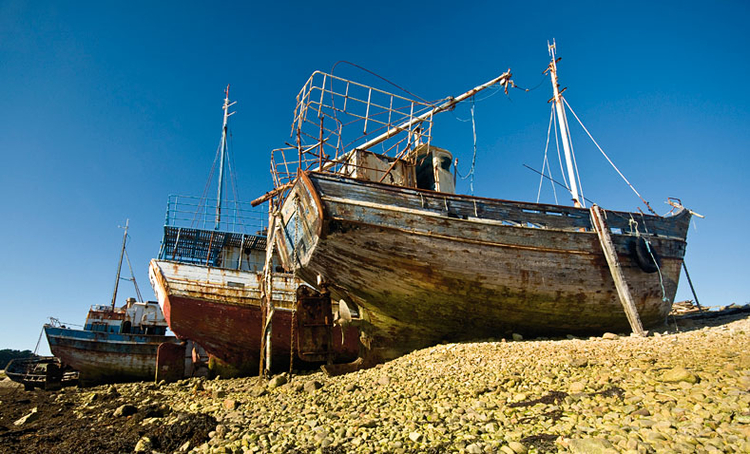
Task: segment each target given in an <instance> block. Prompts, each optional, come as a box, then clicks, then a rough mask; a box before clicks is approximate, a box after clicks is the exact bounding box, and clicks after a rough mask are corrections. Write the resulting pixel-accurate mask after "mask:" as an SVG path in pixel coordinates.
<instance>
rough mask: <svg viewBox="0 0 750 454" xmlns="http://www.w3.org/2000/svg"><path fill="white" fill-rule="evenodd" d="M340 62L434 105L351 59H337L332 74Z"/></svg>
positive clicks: (430, 103)
mask: <svg viewBox="0 0 750 454" xmlns="http://www.w3.org/2000/svg"><path fill="white" fill-rule="evenodd" d="M339 63H345V64H347V65H351V66H354V67H355V68H357V69H361V70H362V71H364V72H366V73H369V74H372V75H373V76H375V77H377V78H378V79H380V80H382V81H384V82H386V83H388V84H391V85H393V86H394V87H396V88H398V89H399V90H401V91H403V92H404V93H406V94H408V95H409V96H413V97H415V98H417V99H418V100H420V101H422V102H424V103H426V104H429V105H431V106H432V105H434V103H432V102H430V101H427V100H425V99H424V98H421V97H419V96H417V95H415V94H414V93H412V92H410V91H409V90H407V89H405V88H403V87H400V86H398V85H396V84H395V83H393V82H391V81H390V80H388V79H386V78H385V77H383V76H381V75H380V74H378V73H376V72H374V71H370V70H369V69H367V68H365V67H362V66H359V65H357V64H355V63H352V62H350V61H346V60H339V61H337V62H336V63H334V64H333V66H332V67H331V74H333V71H334V70H335V69H336V66H338V64H339ZM324 88H325V87H324Z"/></svg>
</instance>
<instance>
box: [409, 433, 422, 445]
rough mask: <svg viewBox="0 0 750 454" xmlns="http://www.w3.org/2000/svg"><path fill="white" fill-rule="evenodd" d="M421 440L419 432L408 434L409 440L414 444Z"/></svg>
mask: <svg viewBox="0 0 750 454" xmlns="http://www.w3.org/2000/svg"><path fill="white" fill-rule="evenodd" d="M421 438H422V434H421V433H419V432H416V431H414V432H411V433H410V434H409V440H411V441H413V442H414V443H416V442H418V441H419V440H420V439H421Z"/></svg>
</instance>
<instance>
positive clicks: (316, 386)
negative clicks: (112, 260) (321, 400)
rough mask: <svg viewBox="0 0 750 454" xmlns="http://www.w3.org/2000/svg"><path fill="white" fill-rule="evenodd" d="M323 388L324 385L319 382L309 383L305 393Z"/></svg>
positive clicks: (306, 385) (306, 384)
mask: <svg viewBox="0 0 750 454" xmlns="http://www.w3.org/2000/svg"><path fill="white" fill-rule="evenodd" d="M322 387H323V384H322V383H321V382H319V381H317V380H312V381H309V382H307V383H305V391H307V392H308V393H312V392H315V391H317V390H319V389H320V388H322Z"/></svg>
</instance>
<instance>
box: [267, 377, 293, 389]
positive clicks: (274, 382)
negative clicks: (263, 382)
mask: <svg viewBox="0 0 750 454" xmlns="http://www.w3.org/2000/svg"><path fill="white" fill-rule="evenodd" d="M288 382H289V379H288V378H287V375H286V374H279V375H277V376H275V377H273V378H272V379H271V380H269V381H268V389H274V388H278V387H279V386H281V385H286V384H287V383H288Z"/></svg>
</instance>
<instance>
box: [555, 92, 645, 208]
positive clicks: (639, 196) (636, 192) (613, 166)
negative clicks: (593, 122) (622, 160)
mask: <svg viewBox="0 0 750 454" xmlns="http://www.w3.org/2000/svg"><path fill="white" fill-rule="evenodd" d="M563 101H565V105H566V106H568V110H570V113H572V114H573V116H574V117H575V118H576V120H578V124H580V125H581V127H582V128H583V130H584V131H586V134H588V136H589V139H591V141H592V142H594V145H596V148H598V149H599V151H600V152H601V154H602V155H603V156H604V157H605V158H606V159H607V162H609V164H610V165H611V166H612V168H613V169H615V171H616V172H617V173H618V174H619V175H620V177H621V178H622V179H623V180H624V181H625V183H627V185H628V186H629V187H630V189H632V190H633V192H635V195H637V196H638V198H639V199H641V202H643V203H644V205H646V208H648V211H650V212H651V213H653V214H654V215H657V214H656V212H655V211H654V210H653V209H652V208H651V205H650V204H649V203H648V202H647V201H646V199H644V198H643V197H642V196H641V194H640V193H638V191H637V190H636V189H635V188H634V187H633V185H632V184H630V181H628V179H627V178H625V175H623V174H622V172H620V169H618V168H617V166H616V165H615V163H614V162H612V160H611V159H609V156H607V153H605V152H604V150H602V147H600V146H599V144H598V143H597V142H596V140H594V138H593V137H592V136H591V133H590V132H589V130H588V129H586V126H584V125H583V122H582V121H581V119H580V118H578V115H576V113H575V112H574V111H573V108H572V107H570V104H568V101H567V100H566V99H565V98H563ZM657 216H658V215H657Z"/></svg>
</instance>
